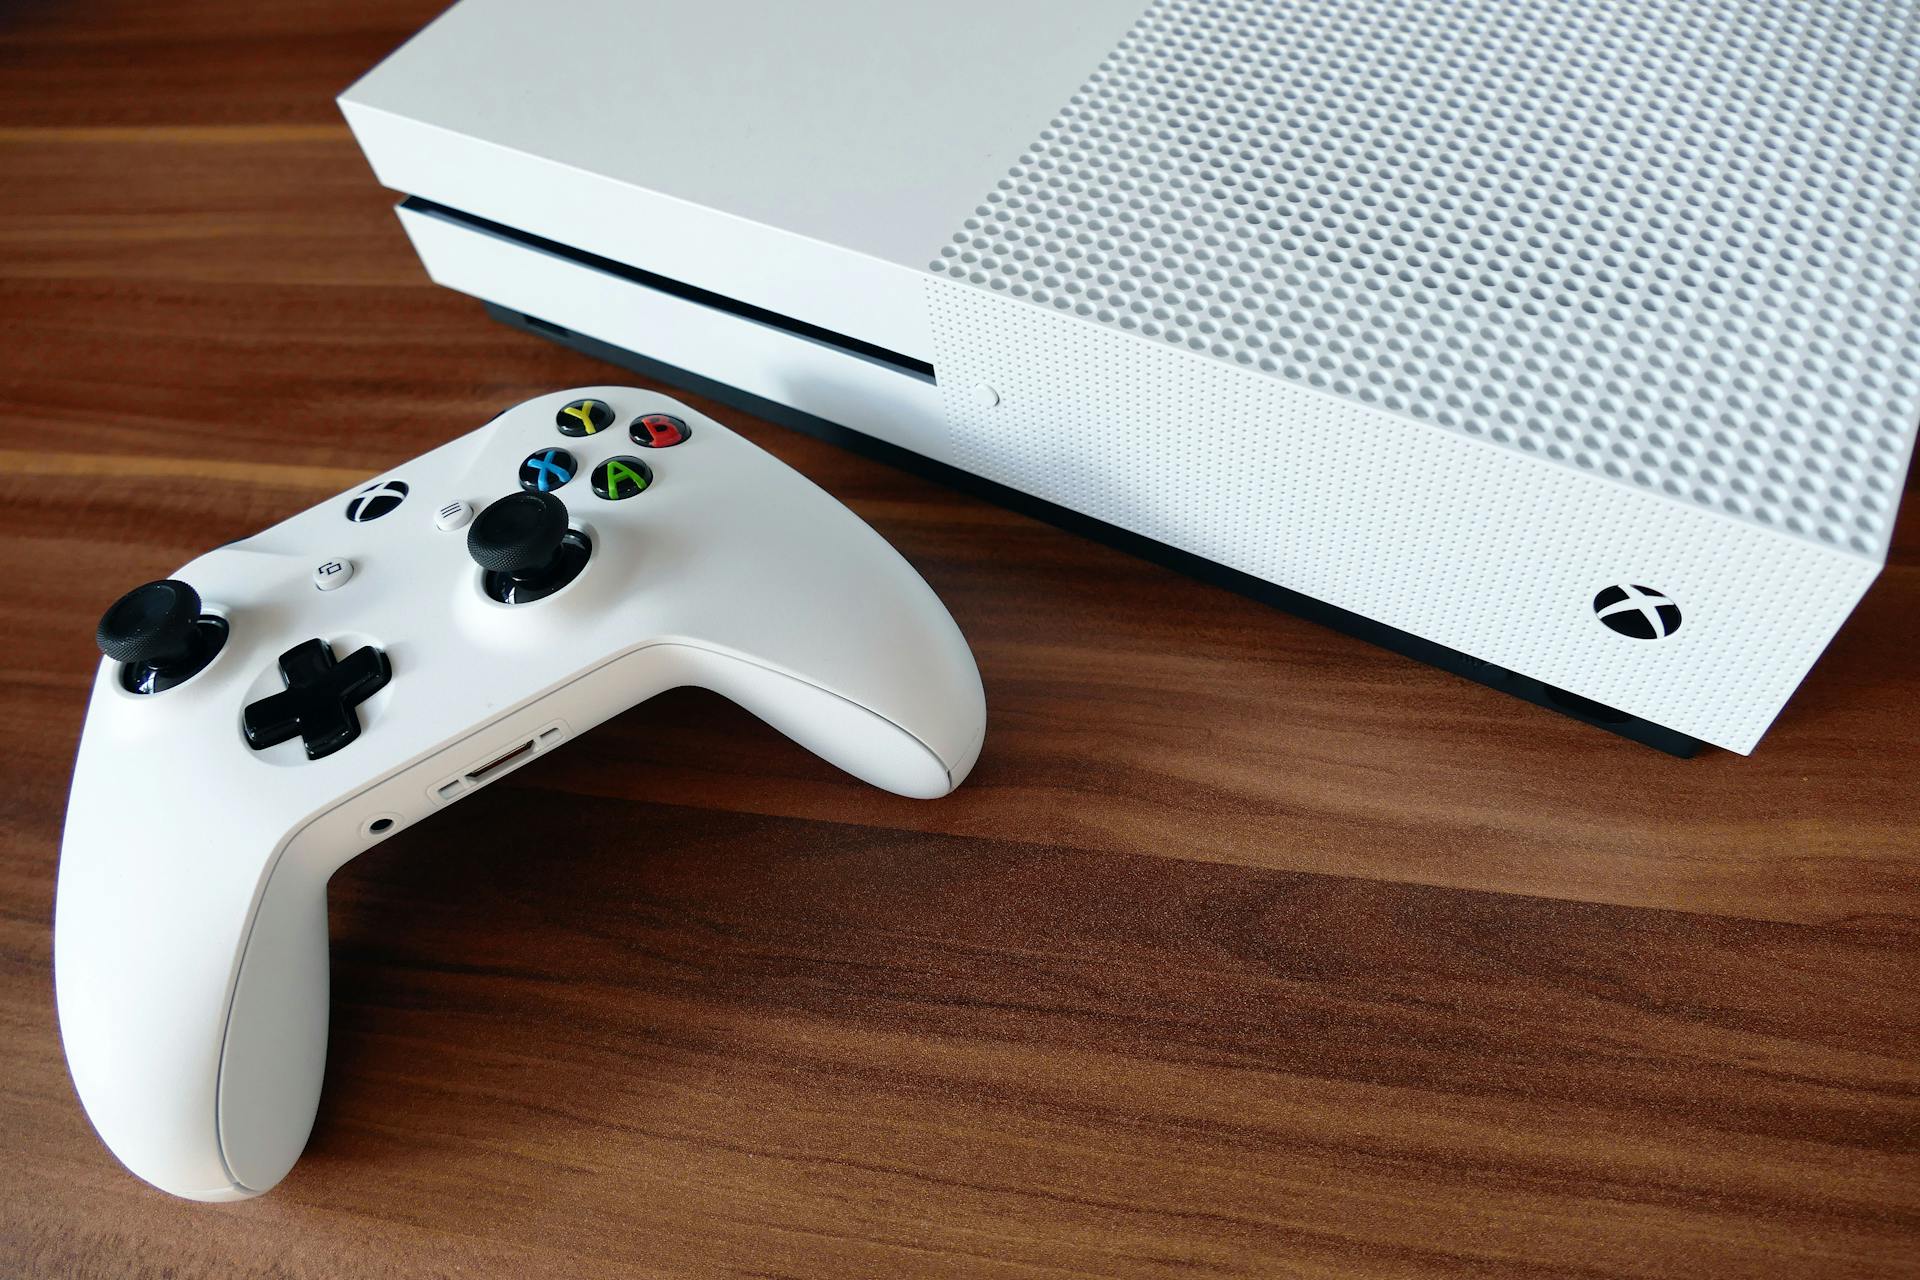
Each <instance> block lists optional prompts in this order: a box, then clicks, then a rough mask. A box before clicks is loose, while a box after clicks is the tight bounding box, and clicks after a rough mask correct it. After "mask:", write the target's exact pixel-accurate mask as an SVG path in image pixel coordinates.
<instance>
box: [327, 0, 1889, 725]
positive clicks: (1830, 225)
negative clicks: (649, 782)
mask: <svg viewBox="0 0 1920 1280" xmlns="http://www.w3.org/2000/svg"><path fill="white" fill-rule="evenodd" d="M1916 59H1920V8H1916V4H1915V2H1914V0H1821V2H1820V3H1805V2H1801V0H1783V2H1775V0H1624V2H1608V3H1603V2H1602V0H1573V2H1567V0H1459V2H1458V3H1449V4H1422V3H1413V2H1412V0H1297V2H1294V3H1287V4H1267V3H1260V2H1258V0H1074V2H1073V3H1059V4H1033V3H1028V2H1026V0H1020V2H1016V0H972V2H970V3H967V4H897V3H892V2H891V0H818V2H816V3H810V4H804V5H776V4H767V3H760V2H758V0H648V2H647V3H625V2H623V0H540V2H539V3H533V2H532V0H460V2H459V3H456V4H454V5H453V7H452V8H450V9H449V10H447V11H446V12H445V13H444V14H443V15H442V16H441V17H439V18H438V19H437V20H435V21H434V22H433V23H432V24H431V25H430V26H428V27H427V28H426V29H425V30H424V31H422V32H421V33H420V34H419V35H417V36H416V37H415V38H414V39H413V40H411V41H410V42H408V43H407V44H406V45H404V46H403V47H401V48H400V49H399V50H397V51H396V52H395V53H393V54H392V55H391V56H390V57H389V58H388V59H387V60H386V61H385V62H383V63H382V64H380V65H379V66H378V67H376V68H374V69H373V70H372V71H370V72H369V73H368V74H367V75H366V76H365V77H364V78H363V79H362V80H360V81H359V82H358V83H357V84H355V85H353V86H352V87H351V88H350V89H348V90H347V91H346V93H345V94H344V95H343V96H342V98H341V106H342V108H343V110H344V112H345V115H346V118H347V120H348V122H349V123H350V125H351V127H352V129H353V131H354V133H355V135H356V137H357V138H358V140H359V142H360V144H361V146H362V147H363V149H364V150H365V152H366V154H367V156H368V158H369V160H370V161H371V163H372V166H373V169H374V172H375V174H376V175H377V177H378V178H379V180H380V181H381V182H382V183H383V184H385V185H386V186H388V187H391V188H393V189H394V190H396V191H397V192H400V193H403V194H404V195H405V196H406V197H408V198H407V199H406V200H405V201H404V202H403V203H402V204H401V209H400V217H401V220H402V222H403V223H404V225H405V228H406V232H407V234H408V235H409V236H410V237H411V239H412V242H413V244H414V246H415V247H416V249H417V250H418V252H419V254H420V257H421V259H422V260H423V262H424V263H425V265H426V268H427V270H428V272H429V274H430V275H431V276H432V278H433V279H435V280H436V281H439V282H440V283H442V284H445V285H447V286H449V287H451V288H453V289H457V290H460V291H463V292H465V293H468V294H471V295H473V296H475V297H477V298H479V299H482V300H484V301H485V302H486V303H487V304H488V306H489V308H490V309H491V310H492V312H493V313H494V314H495V315H496V316H498V317H500V318H503V319H506V320H508V321H510V322H512V323H514V324H518V325H521V326H522V327H525V328H528V329H530V330H532V331H534V332H538V333H543V334H546V335H548V336H550V337H553V338H555V339H557V340H560V341H563V342H566V343H569V344H571V345H573V346H576V347H578V348H580V349H582V350H587V351H591V352H595V353H597V354H600V355H603V356H606V357H607V358H609V359H613V360H618V361H621V362H624V363H626V364H628V365H630V366H632V367H635V368H638V369H643V370H646V371H648V372H649V373H651V374H653V375H656V376H658V377H661V378H665V379H666V380H668V381H669V382H678V383H680V384H681V385H685V386H689V387H692V388H694V389H697V390H699V391H702V392H704V393H708V394H713V395H718V396H721V397H722V398H729V399H732V400H733V401H734V402H735V403H738V404H742V405H746V406H749V407H751V408H753V409H754V410H756V411H758V412H761V413H765V414H768V415H770V416H774V417H776V418H778V419H779V420H782V421H785V422H789V423H792V424H794V425H797V426H801V427H804V428H806V429H810V430H814V431H818V432H820V433H822V434H826V435H829V436H832V437H834V438H838V439H842V440H844V441H847V442H849V443H850V444H853V445H855V446H857V447H861V448H866V449H870V450H872V451H875V452H878V453H881V454H883V455H886V456H890V457H894V458H896V459H898V460H902V461H905V462H908V463H911V464H913V465H916V466H921V467H923V468H924V469H927V470H930V471H932V472H934V473H935V474H939V475H941V476H944V477H946V478H949V479H953V480H955V481H956V482H960V483H965V484H969V485H971V486H973V487H976V488H978V489H981V490H983V491H985V492H988V493H990V494H992V495H994V496H996V497H998V498H1000V499H1002V500H1005V501H1008V502H1011V503H1014V504H1015V505H1018V506H1023V507H1025V508H1027V509H1030V510H1035V511H1038V512H1039V513H1041V514H1043V515H1045V516H1048V517H1049V518H1053V519H1056V520H1059V521H1061V522H1062V523H1066V524H1070V525H1074V526H1077V527H1080V528H1084V529H1086V530H1088V531H1090V532H1093V533H1095V534H1097V535H1098V536H1102V537H1106V538H1109V539H1111V540H1113V541H1115V542H1117V543H1120V544H1121V545H1126V546H1130V547H1133V548H1135V549H1137V550H1141V551H1144V552H1146V553H1149V554H1153V555H1157V556H1159V557H1161V558H1162V559H1165V560H1168V561H1169V562H1172V563H1175V564H1178V565H1180V566H1181V567H1183V568H1186V569H1188V570H1190V571H1193V572H1196V573H1200V574H1203V575H1205V576H1209V577H1213V578H1216V579H1218V580H1220V581H1223V582H1226V583H1228V584H1230V585H1233V586H1235V587H1238V588H1239V589H1242V590H1246V591H1249V592H1251V593H1253V594H1255V595H1259V596H1262V597H1263V598H1267V599H1272V600H1275V601H1276V602H1279V603H1281V604H1285V605H1288V606H1290V607H1293V608H1296V609H1299V610H1301V611H1303V612H1306V613H1308V614H1310V615H1312V616H1315V617H1320V618H1323V619H1325V620H1327V621H1329V622H1331V623H1333V624H1334V625H1338V626H1342V627H1345V628H1346V629H1348V630H1351V631H1354V632H1357V633H1359V634H1362V635H1366V636H1369V637H1371V638H1373V639H1375V640H1377V641H1379V642H1381V643H1384V644H1387V645H1390V646H1392V647H1395V648H1397V649H1400V650H1402V651H1405V652H1408V653H1413V654H1417V655H1419V656H1422V657H1424V658H1427V659H1429V660H1432V661H1434V662H1437V663H1440V664H1441V665H1443V666H1446V667H1448V668H1449V669H1452V670H1455V671H1458V672H1461V673H1462V674H1466V675H1470V676H1473V677H1475V678H1477V679H1480V680H1481V681H1483V682H1485V683H1488V684H1491V685H1496V686H1499V687H1502V688H1505V689H1508V690H1510V691H1512V692H1515V693H1518V694H1520V695H1522V696H1525V697H1528V698H1531V699H1533V700H1535V701H1539V702H1543V703H1546V704H1549V705H1553V706H1557V707H1559V708H1561V709H1562V710H1565V711H1568V712H1570V713H1571V714H1574V715H1576V716H1579V717H1581V718H1583V719H1587V720H1589V721H1593V722H1595V723H1604V724H1609V725H1611V726H1613V727H1615V728H1616V729H1618V730H1620V731H1622V732H1626V733H1628V734H1630V735H1632V736H1635V737H1639V738H1641V739H1643V740H1645V741H1649V742H1653V743H1655V744H1657V745H1661V746H1664V747H1667V748H1669V749H1672V750H1676V751H1685V750H1687V749H1688V748H1689V747H1690V746H1691V745H1693V744H1695V743H1696V742H1698V741H1705V742H1710V743H1715V744H1718V745H1720V746H1722V747H1726V748H1729V749H1731V750H1734V751H1740V752H1745V751H1749V750H1751V749H1752V748H1753V747H1754V745H1755V743H1756V742H1757V741H1758V740H1759V738H1760V736H1761V734H1762V733H1763V732H1764V731H1765V730H1766V729H1767V727H1768V725H1769V724H1770V723H1771V722H1772V721H1773V720H1774V718H1775V716H1776V715H1777V714H1778V713H1779V711H1780V710H1781V708H1782V706H1783V705H1784V704H1785V703H1786V701H1787V699H1788V698H1789V696H1790V695H1791V694H1792V692H1793V691H1794V689H1795V688H1796V687H1797V686H1798V684H1799V683H1800V681H1801V679H1802V677H1803V676H1804V675H1805V674H1806V672H1807V671H1808V669H1809V667H1810V666H1811V664H1812V663H1813V662H1814V660H1815V659H1816V658H1817V657H1818V656H1819V654H1820V653H1821V652H1822V650H1823V649H1824V648H1825V647H1826V645H1827V643H1828V641H1829V640H1830V639H1831V638H1832V636H1833V635H1834V633H1835V631H1836V629H1837V628H1838V627H1839V626H1840V625H1841V623H1842V622H1843V621H1844V620H1845V619H1846V617H1847V616H1848V614H1849V612H1850V611H1851V610H1852V609H1853V608H1854V606H1855V604H1856V603H1857V602H1858V600H1859V599H1860V597H1861V594H1862V593H1863V592H1864V591H1865V590H1866V589H1867V587H1868V585H1869V584H1870V583H1871V582H1872V581H1873V579H1874V577H1875V575H1876V574H1877V573H1878V572H1879V570H1880V568H1881V566H1882V564H1883V562H1884V560H1885V558H1886V554H1887V548H1888V540H1889V535H1890V531H1891V529H1892V524H1893V520H1894V516H1895V512H1896V508H1897V506H1898V503H1899V499H1900V495H1901V492H1902V488H1903V483H1904V477H1905V474H1906V471H1907V467H1908V463H1909V459H1910V455H1911V452H1912V449H1913V443H1914V436H1915V428H1916V423H1917V422H1920V148H1916V146H1915V139H1916V137H1920V74H1917V73H1916V66H1917V65H1920V64H1917V63H1916Z"/></svg>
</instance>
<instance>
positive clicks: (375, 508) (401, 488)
mask: <svg viewBox="0 0 1920 1280" xmlns="http://www.w3.org/2000/svg"><path fill="white" fill-rule="evenodd" d="M406 496H407V482H406V481H405V480H387V481H383V482H381V483H378V484H370V485H368V486H367V487H366V488H364V489H362V490H361V491H360V493H359V495H358V496H357V497H355V498H354V500H353V501H352V502H349V503H348V504H347V519H349V520H351V521H353V522H354V523H355V524H365V523H366V522H367V521H369V520H378V519H379V518H380V517H381V516H383V515H385V514H387V512H389V511H391V510H393V509H394V508H395V507H397V506H399V505H400V503H401V502H402V500H404V499H405V498H406Z"/></svg>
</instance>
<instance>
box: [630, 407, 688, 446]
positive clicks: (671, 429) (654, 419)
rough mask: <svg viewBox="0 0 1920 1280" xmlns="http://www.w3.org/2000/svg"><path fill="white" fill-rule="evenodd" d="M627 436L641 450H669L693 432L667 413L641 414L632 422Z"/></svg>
mask: <svg viewBox="0 0 1920 1280" xmlns="http://www.w3.org/2000/svg"><path fill="white" fill-rule="evenodd" d="M627 434H628V435H630V436H632V437H633V442H634V443H635V444H637V445H639V446H640V447H641V448H642V449H671V448H672V447H673V446H674V445H676V444H679V443H681V442H682V441H684V440H685V439H686V438H687V437H688V436H690V435H692V434H693V432H691V431H689V430H687V424H686V423H684V422H682V421H680V419H678V418H676V417H674V416H673V415H672V414H667V413H643V414H641V415H640V416H639V417H637V418H635V419H634V420H633V425H632V426H631V427H628V428H627Z"/></svg>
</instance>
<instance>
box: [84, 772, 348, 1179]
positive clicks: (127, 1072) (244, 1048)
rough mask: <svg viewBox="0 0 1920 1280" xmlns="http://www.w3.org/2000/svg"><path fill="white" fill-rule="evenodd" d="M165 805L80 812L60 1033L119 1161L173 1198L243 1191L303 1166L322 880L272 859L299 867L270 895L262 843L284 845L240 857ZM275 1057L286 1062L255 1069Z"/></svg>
mask: <svg viewBox="0 0 1920 1280" xmlns="http://www.w3.org/2000/svg"><path fill="white" fill-rule="evenodd" d="M98 763H99V762H98V761H93V760H88V759H86V758H85V757H84V756H83V759H82V761H81V765H80V768H79V769H78V770H77V771H76V775H75V796H76V799H80V798H82V796H83V795H84V794H85V793H89V792H90V791H91V790H92V789H93V788H94V785H95V783H97V782H100V781H101V780H102V778H103V777H107V778H109V779H111V777H112V775H111V774H110V773H109V771H105V770H101V769H97V768H95V767H94V766H95V765H97V764H98ZM121 782H122V785H123V786H124V785H125V784H124V778H122V779H121ZM176 808H177V806H176ZM153 812H155V810H153V809H151V808H142V807H141V806H139V805H128V804H123V805H118V806H115V805H111V804H104V803H83V804H78V805H76V806H74V807H72V808H70V810H69V815H68V824H67V832H66V837H65V839H64V841H63V849H62V853H61V862H60V880H59V886H58V890H57V894H56V898H55V904H54V989H55V998H56V1002H57V1004H58V1007H59V1014H60V1035H61V1039H62V1040H63V1041H64V1043H65V1046H66V1051H67V1063H68V1066H69V1068H70V1070H71V1072H72V1075H73V1082H74V1088H75V1090H76V1091H77V1092H78V1093H79V1095H80V1100H81V1102H82V1103H83V1104H84V1105H85V1107H86V1111H87V1116H88V1118H89V1119H91V1120H92V1122H93V1125H94V1128H95V1129H96V1130H98V1131H99V1134H100V1137H101V1139H102V1141H104V1142H105V1143H106V1145H107V1146H108V1148H110V1149H111V1150H112V1151H113V1153H114V1155H116V1156H117V1157H119V1159H120V1161H121V1162H122V1163H123V1164H125V1165H126V1166H127V1167H128V1168H129V1169H131V1170H132V1171H133V1172H135V1173H136V1174H138V1175H140V1176H141V1177H142V1178H144V1179H146V1180H147V1181H148V1182H151V1183H153V1184H154V1185H155V1186H157V1187H159V1188H161V1189H162V1190H164V1191H169V1192H172V1193H173V1194H175V1195H178V1196H184V1197H187V1198H189V1199H194V1200H237V1199H244V1198H245V1197H247V1196H250V1195H256V1194H258V1193H259V1192H261V1191H264V1190H266V1189H267V1188H268V1187H270V1186H271V1185H273V1183H274V1182H276V1181H278V1180H279V1178H280V1177H281V1176H282V1175H284V1174H285V1172H286V1170H287V1169H288V1168H290V1167H291V1166H292V1164H293V1161H294V1159H295V1158H296V1157H297V1156H298V1155H299V1152H300V1148H301V1146H302V1145H304V1143H305V1141H306V1135H307V1131H308V1129H309V1128H310V1127H311V1125H312V1122H313V1115H314V1111H315V1108H316V1106H317V1103H318V1099H319V1094H320V1078H321V1074H322V1071H323V1068H324V1062H325V1056H326V1038H327V919H326V903H325V898H324V895H323V888H324V879H323V877H317V876H316V873H315V871H314V870H312V869H303V868H300V867H298V866H297V865H293V864H294V863H295V860H294V859H286V858H277V859H274V860H273V861H279V862H284V863H286V864H288V865H283V866H281V867H280V874H278V875H275V876H272V877H271V878H270V879H269V880H267V881H266V882H265V889H264V891H263V878H262V874H261V872H262V867H263V864H262V861H261V856H260V850H262V849H263V848H264V849H266V850H269V851H272V850H275V848H276V845H277V844H278V843H279V841H277V840H275V839H274V838H273V837H267V838H265V839H264V840H262V841H261V842H260V843H255V844H253V845H251V853H250V856H248V855H238V854H235V853H233V852H232V851H231V850H229V849H225V848H222V847H221V846H220V845H219V844H218V843H216V842H208V841H204V840H202V839H200V838H198V836H197V833H195V832H193V831H191V830H190V829H189V826H188V824H185V823H181V824H168V825H166V826H164V827H161V828H158V829H156V828H155V826H154V825H153V824H152V822H151V817H150V815H151V814H152V813H153ZM143 822H144V823H145V825H144V827H143V825H142V824H143ZM236 834H237V835H238V836H239V837H240V839H241V840H242V841H244V839H245V838H246V836H247V835H249V834H257V833H250V832H246V831H239V832H236ZM284 836H285V833H284V831H282V832H281V833H280V837H281V839H284ZM238 847H241V848H245V847H246V846H245V845H244V844H240V845H239V846H238ZM249 864H250V866H251V871H248V870H247V868H248V866H249ZM256 894H259V895H260V898H259V902H258V904H257V906H256V903H255V897H256ZM249 943H251V945H249ZM243 954H245V955H246V957H247V963H246V965H245V966H243V965H242V964H241V957H242V955H243ZM263 1054H265V1055H268V1056H270V1057H271V1059H272V1062H273V1064H274V1065H273V1068H272V1069H271V1070H270V1071H258V1070H250V1069H249V1066H250V1064H251V1063H252V1062H253V1061H255V1060H257V1059H258V1058H260V1057H261V1056H262V1055H263ZM236 1065H237V1066H238V1067H240V1068H241V1069H240V1070H238V1071H234V1070H231V1069H230V1068H232V1067H234V1066H236Z"/></svg>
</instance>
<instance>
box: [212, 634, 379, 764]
mask: <svg viewBox="0 0 1920 1280" xmlns="http://www.w3.org/2000/svg"><path fill="white" fill-rule="evenodd" d="M280 678H281V679H282V680H284V681H286V684H287V687H286V689H285V690H284V691H283V692H280V693H276V694H273V695H271V696H269V697H265V698H262V699H260V701H258V702H255V703H251V704H249V705H248V707H247V710H246V714H245V715H244V716H243V717H242V718H241V728H242V729H243V730H244V731H245V732H246V735H247V745H248V746H250V747H252V748H253V749H254V750H255V751H265V750H266V749H267V748H268V747H277V746H279V745H280V744H281V743H283V742H285V741H287V740H288V739H290V738H292V737H293V736H294V735H295V734H299V735H300V740H301V741H302V742H304V743H305V744H306V747H307V759H309V760H318V759H320V758H321V757H322V756H330V755H332V754H333V753H334V752H336V751H338V750H339V749H340V748H342V747H344V746H346V745H347V744H348V743H349V742H352V741H353V740H354V739H355V738H357V737H359V736H360V717H359V716H358V715H357V714H355V712H354V708H355V707H357V706H359V705H360V704H361V703H363V702H365V701H366V700H367V699H368V698H371V697H372V696H373V695H374V694H376V693H378V692H380V690H381V689H383V688H385V687H386V684H387V681H389V680H391V679H393V667H392V666H391V665H389V664H388V662H387V655H386V654H384V653H382V652H381V651H380V650H378V649H376V648H374V647H373V646H372V645H367V646H365V647H363V648H360V649H356V650H354V651H353V652H352V653H350V654H348V655H347V657H346V658H345V660H343V661H340V662H335V661H334V660H333V649H332V647H331V646H329V645H328V644H327V642H326V641H325V640H309V641H307V642H306V643H305V644H300V645H295V646H294V647H293V648H291V649H289V650H287V651H286V652H285V653H283V654H281V655H280Z"/></svg>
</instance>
